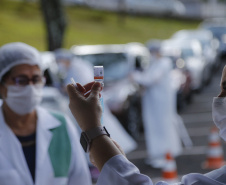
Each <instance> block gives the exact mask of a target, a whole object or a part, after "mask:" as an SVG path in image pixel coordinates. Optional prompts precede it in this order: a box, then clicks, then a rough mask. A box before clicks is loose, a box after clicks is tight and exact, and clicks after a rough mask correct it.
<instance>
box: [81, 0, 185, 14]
mask: <svg viewBox="0 0 226 185" xmlns="http://www.w3.org/2000/svg"><path fill="white" fill-rule="evenodd" d="M83 1H84V2H85V4H86V5H87V6H89V7H91V8H95V9H101V10H110V11H116V12H117V11H124V12H126V13H133V14H151V15H168V16H169V15H173V16H178V15H184V14H185V10H186V9H185V6H184V4H183V3H182V2H180V1H178V0H139V1H137V0H117V1H112V0H89V1H85V0H83Z"/></svg>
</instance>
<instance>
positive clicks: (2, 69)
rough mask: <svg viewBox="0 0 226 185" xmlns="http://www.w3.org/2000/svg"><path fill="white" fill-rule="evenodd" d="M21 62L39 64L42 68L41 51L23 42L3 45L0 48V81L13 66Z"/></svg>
mask: <svg viewBox="0 0 226 185" xmlns="http://www.w3.org/2000/svg"><path fill="white" fill-rule="evenodd" d="M20 64H29V65H38V66H39V68H40V69H41V56H40V53H39V51H38V50H37V49H35V48H34V47H32V46H29V45H27V44H25V43H22V42H13V43H9V44H5V45H3V46H2V47H1V48H0V81H1V80H2V77H3V76H4V75H5V74H6V73H7V72H8V71H9V70H10V69H11V68H12V67H14V66H16V65H20Z"/></svg>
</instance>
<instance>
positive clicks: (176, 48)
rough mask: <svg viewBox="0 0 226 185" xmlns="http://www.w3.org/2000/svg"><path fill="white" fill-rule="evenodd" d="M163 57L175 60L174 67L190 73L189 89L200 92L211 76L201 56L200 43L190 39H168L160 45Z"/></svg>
mask: <svg viewBox="0 0 226 185" xmlns="http://www.w3.org/2000/svg"><path fill="white" fill-rule="evenodd" d="M161 51H162V53H163V55H165V56H169V57H172V58H175V59H176V65H180V66H182V68H184V69H186V70H188V71H189V72H190V73H191V78H192V82H191V88H192V90H193V91H196V92H200V91H201V90H202V88H203V87H204V86H205V84H206V81H207V80H208V78H209V76H210V75H211V73H210V69H209V65H208V63H207V61H206V60H205V58H204V57H203V56H202V48H201V44H200V42H198V41H197V40H195V39H194V40H190V39H169V40H165V41H163V43H162V47H161Z"/></svg>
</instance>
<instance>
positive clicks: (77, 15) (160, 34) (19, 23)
mask: <svg viewBox="0 0 226 185" xmlns="http://www.w3.org/2000/svg"><path fill="white" fill-rule="evenodd" d="M65 14H66V17H67V22H68V26H67V30H66V34H65V42H64V46H63V47H65V48H70V47H71V46H72V45H74V44H76V45H81V44H112V43H114V44H119V43H127V42H141V43H145V42H146V41H148V40H149V39H152V38H156V39H167V38H169V37H170V36H171V35H172V34H173V33H174V32H176V31H178V30H180V29H194V28H197V26H198V24H199V22H198V21H185V20H176V19H170V18H167V19H166V18H165V19H164V18H153V17H148V16H135V15H127V16H125V17H124V19H119V15H118V14H117V13H109V12H104V11H97V10H91V9H88V8H84V7H65ZM45 34H46V32H45V26H44V23H43V19H42V14H41V11H40V8H39V4H37V3H28V2H21V1H9V0H1V1H0V35H1V36H0V45H3V44H5V43H8V42H15V41H21V42H26V43H28V44H30V45H32V46H35V47H37V48H38V49H40V50H45V49H46V39H45V38H46V35H45Z"/></svg>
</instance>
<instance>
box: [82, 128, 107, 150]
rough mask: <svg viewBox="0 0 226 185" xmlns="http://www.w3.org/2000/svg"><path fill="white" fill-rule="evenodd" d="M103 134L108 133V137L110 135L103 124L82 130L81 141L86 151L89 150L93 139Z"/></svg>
mask: <svg viewBox="0 0 226 185" xmlns="http://www.w3.org/2000/svg"><path fill="white" fill-rule="evenodd" d="M101 135H107V136H108V137H110V134H109V133H108V131H107V129H106V128H105V127H103V126H99V127H95V128H92V129H90V130H88V131H85V132H82V133H81V137H80V143H81V145H82V147H83V149H84V151H85V152H89V149H90V146H91V142H92V140H93V139H95V138H96V137H98V136H101Z"/></svg>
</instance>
